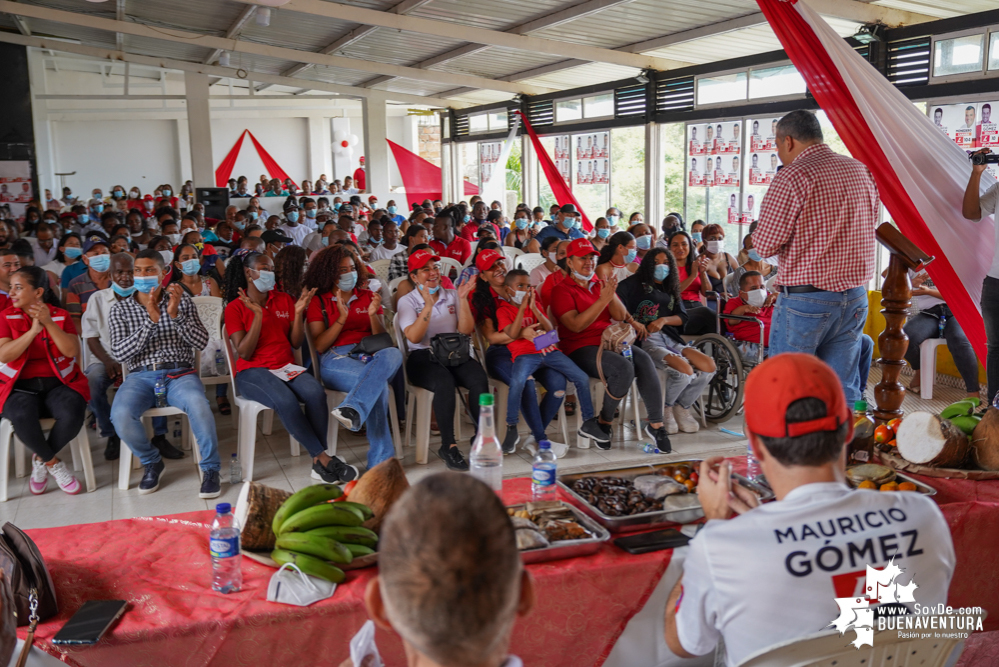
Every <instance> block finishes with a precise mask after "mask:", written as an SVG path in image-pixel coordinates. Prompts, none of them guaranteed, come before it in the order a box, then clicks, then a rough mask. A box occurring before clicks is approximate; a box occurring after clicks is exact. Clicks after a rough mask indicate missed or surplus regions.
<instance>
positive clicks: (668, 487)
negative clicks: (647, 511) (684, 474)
mask: <svg viewBox="0 0 999 667" xmlns="http://www.w3.org/2000/svg"><path fill="white" fill-rule="evenodd" d="M686 481H690V480H686ZM633 483H634V485H635V489H636V490H637V491H638V492H639V493H641V494H642V495H643V496H645V497H647V498H652V499H653V500H662V499H663V498H665V497H666V496H671V495H673V494H675V493H686V492H687V487H686V486H684V484H683V483H681V482H678V481H676V480H674V479H669V478H668V477H662V476H660V475H640V476H639V477H636V478H635V479H634V480H633Z"/></svg>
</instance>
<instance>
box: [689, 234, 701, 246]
mask: <svg viewBox="0 0 999 667" xmlns="http://www.w3.org/2000/svg"><path fill="white" fill-rule="evenodd" d="M690 238H691V240H692V241H693V242H694V243H700V242H701V233H700V232H693V233H691V235H690Z"/></svg>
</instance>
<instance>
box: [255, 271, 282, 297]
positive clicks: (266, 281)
mask: <svg viewBox="0 0 999 667" xmlns="http://www.w3.org/2000/svg"><path fill="white" fill-rule="evenodd" d="M258 273H259V274H260V277H259V278H257V279H256V280H254V281H253V286H254V287H256V288H257V289H258V290H260V291H261V292H270V291H271V290H272V289H274V285H275V283H277V278H275V277H274V272H273V271H258Z"/></svg>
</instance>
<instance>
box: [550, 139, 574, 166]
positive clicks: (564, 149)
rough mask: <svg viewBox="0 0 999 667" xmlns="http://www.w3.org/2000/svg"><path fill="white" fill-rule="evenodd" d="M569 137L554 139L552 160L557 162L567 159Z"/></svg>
mask: <svg viewBox="0 0 999 667" xmlns="http://www.w3.org/2000/svg"><path fill="white" fill-rule="evenodd" d="M569 141H570V140H569V135H568V134H565V135H560V136H557V137H555V155H554V156H553V157H552V159H553V160H555V161H556V162H558V161H559V160H568V159H569V149H570V144H569Z"/></svg>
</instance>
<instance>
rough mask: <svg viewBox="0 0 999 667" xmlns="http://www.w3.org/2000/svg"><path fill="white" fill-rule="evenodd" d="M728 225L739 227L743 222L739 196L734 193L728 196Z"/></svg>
mask: <svg viewBox="0 0 999 667" xmlns="http://www.w3.org/2000/svg"><path fill="white" fill-rule="evenodd" d="M727 208H728V224H730V225H738V224H739V223H740V222H741V220H742V214H741V213H740V212H739V194H738V193H737V192H733V193H732V194H730V195H729V196H728V207H727Z"/></svg>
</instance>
